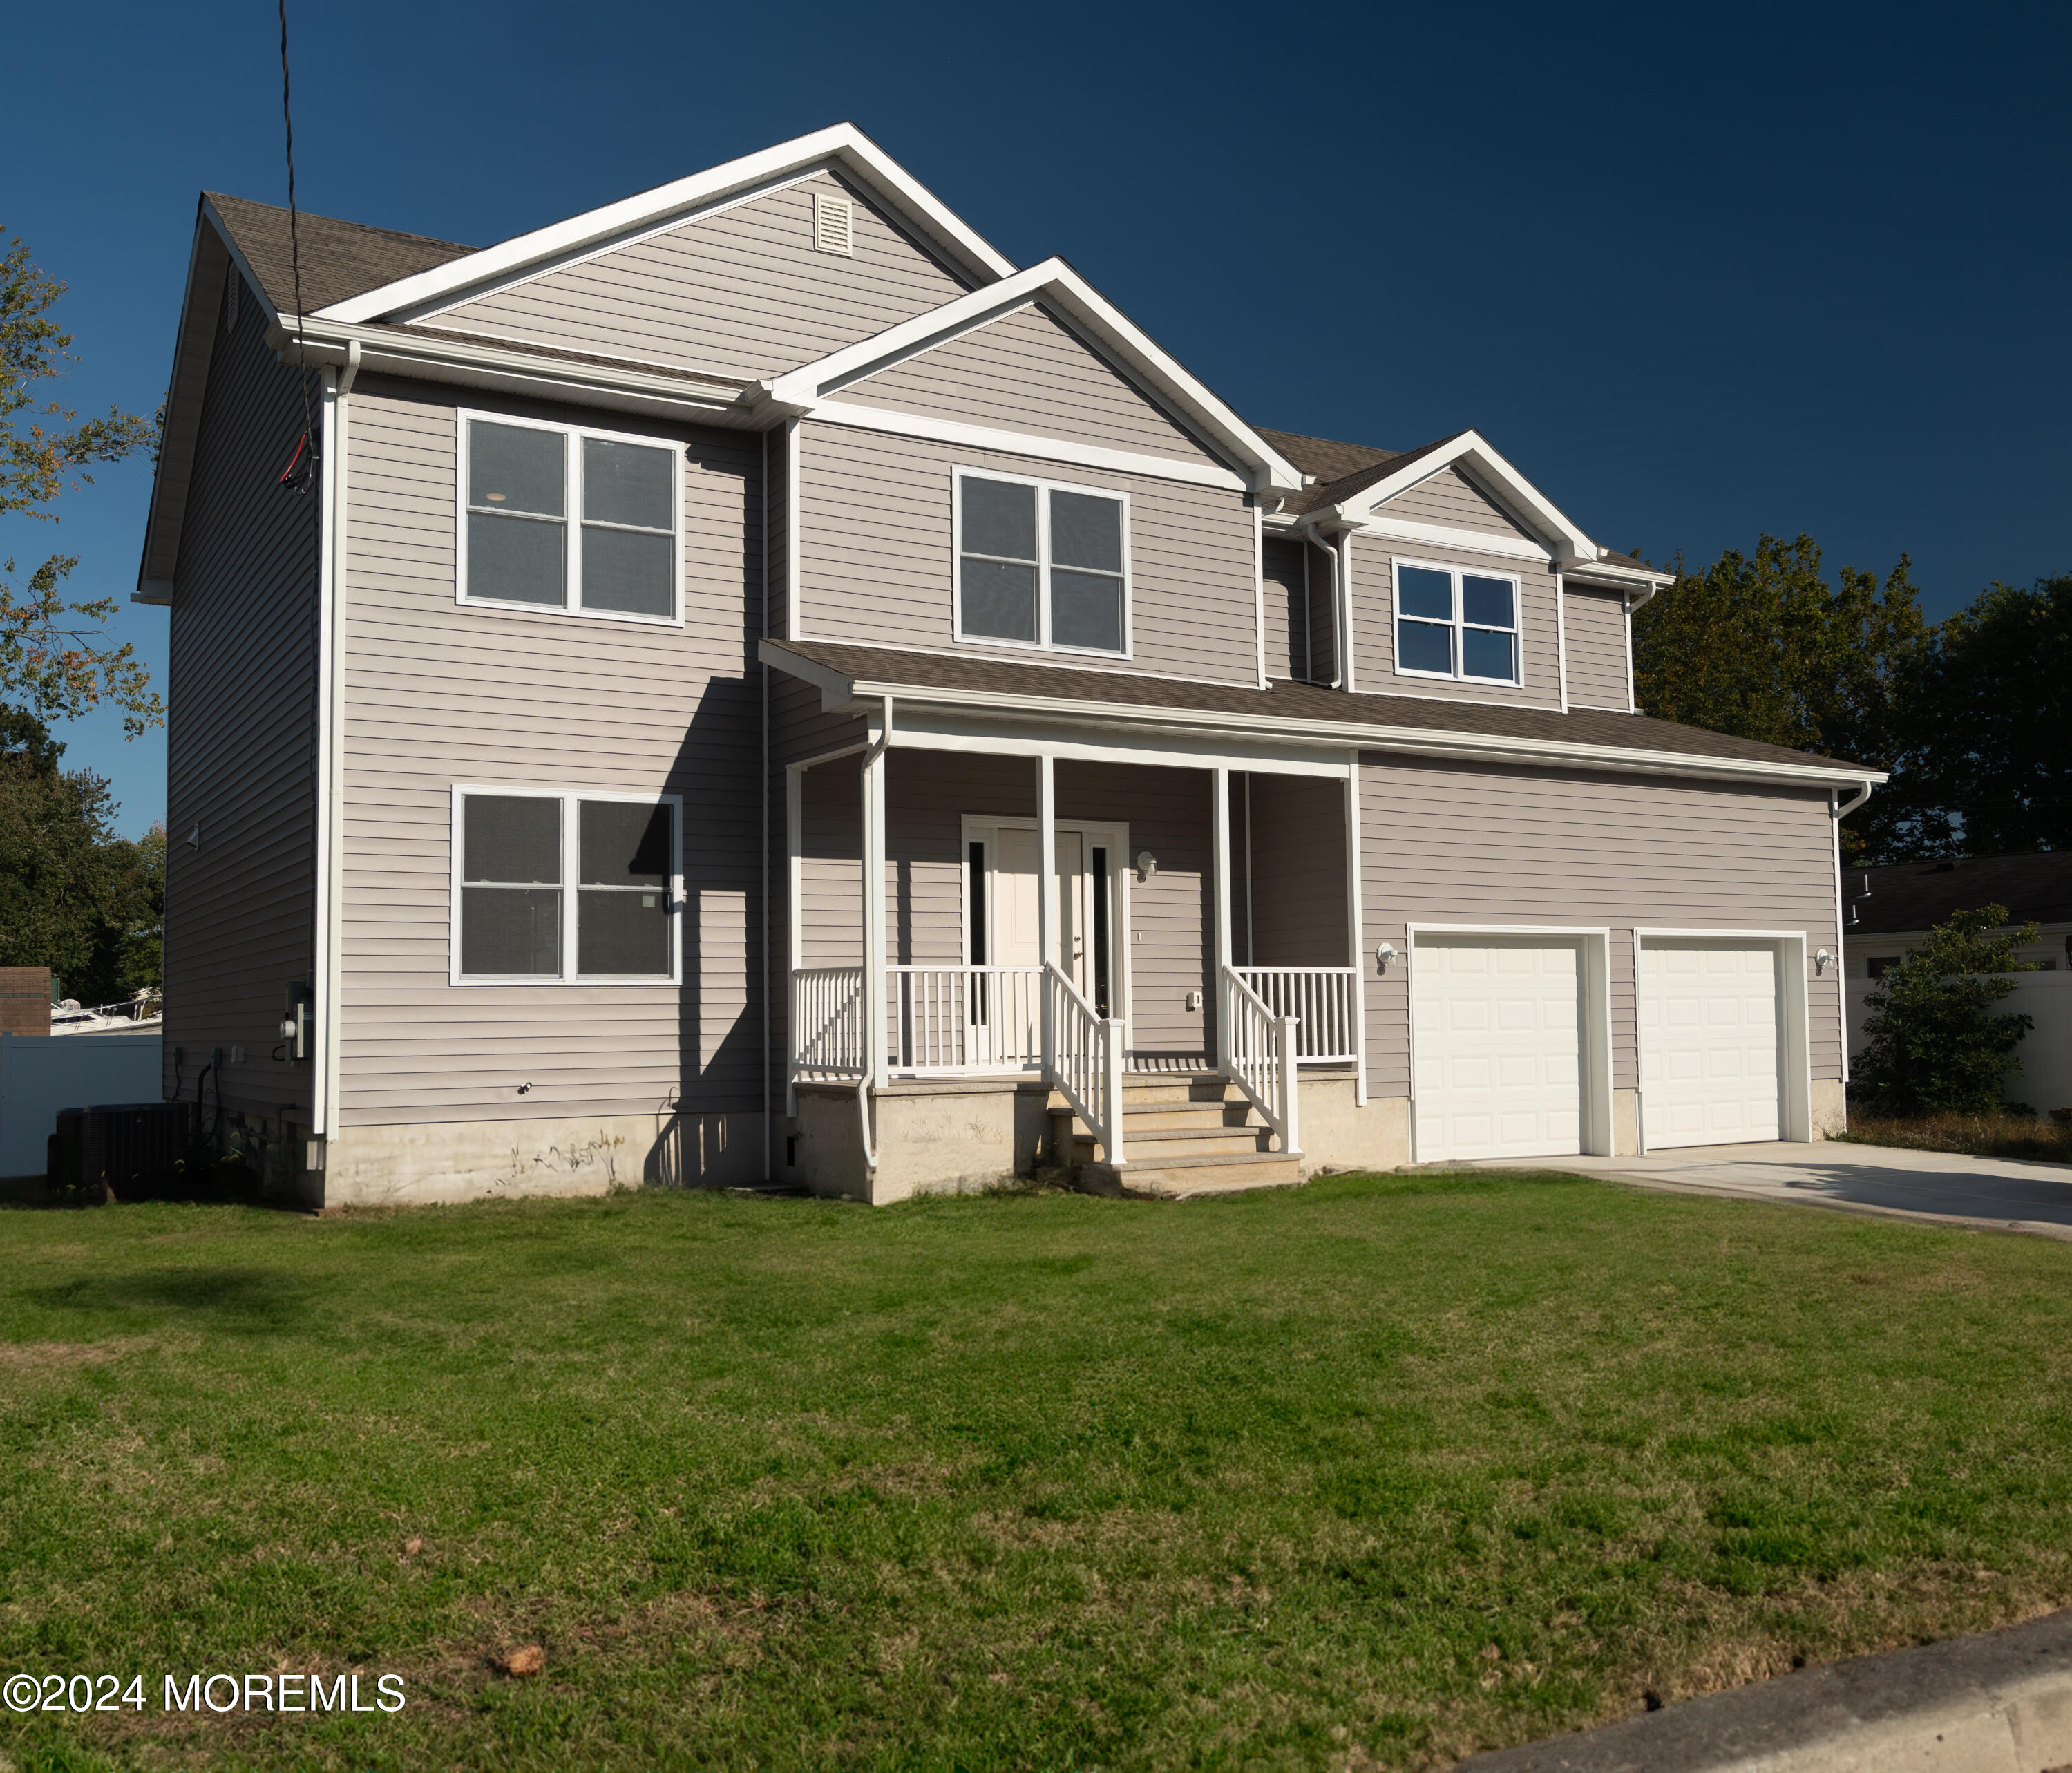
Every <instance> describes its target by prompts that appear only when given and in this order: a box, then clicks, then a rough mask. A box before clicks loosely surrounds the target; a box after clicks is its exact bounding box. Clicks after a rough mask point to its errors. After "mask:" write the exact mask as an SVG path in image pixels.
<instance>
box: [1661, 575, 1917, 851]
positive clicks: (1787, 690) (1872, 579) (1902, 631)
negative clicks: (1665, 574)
mask: <svg viewBox="0 0 2072 1773" xmlns="http://www.w3.org/2000/svg"><path fill="white" fill-rule="evenodd" d="M1920 597H1921V594H1920V591H1919V590H1918V588H1917V587H1916V586H1915V585H1914V580H1913V577H1912V574H1911V571H1910V562H1909V561H1908V559H1907V557H1906V556H1905V555H1904V554H1902V555H1901V557H1900V558H1899V563H1898V564H1897V566H1894V567H1893V570H1892V571H1891V572H1890V573H1889V574H1887V575H1886V576H1885V582H1884V583H1883V585H1882V586H1881V585H1880V583H1879V582H1878V578H1877V574H1875V573H1871V572H1866V571H1864V570H1861V569H1860V568H1857V567H1853V566H1844V568H1843V569H1842V570H1841V573H1840V582H1839V584H1837V585H1834V586H1830V585H1829V584H1828V582H1827V580H1826V579H1825V578H1823V576H1822V574H1821V569H1820V550H1819V547H1818V546H1817V545H1815V542H1814V541H1813V539H1812V537H1810V536H1805V535H1801V536H1800V537H1799V538H1798V539H1797V540H1796V541H1790V542H1786V541H1781V540H1780V539H1779V538H1778V537H1774V536H1764V537H1761V538H1760V539H1759V540H1758V541H1757V544H1756V549H1755V553H1753V555H1745V554H1742V553H1739V552H1738V551H1737V550H1735V549H1729V550H1728V551H1727V552H1726V553H1723V554H1722V555H1720V557H1719V559H1718V560H1716V561H1715V562H1713V563H1712V565H1711V566H1708V567H1707V568H1705V569H1704V570H1703V571H1702V572H1696V573H1693V572H1690V571H1688V570H1681V569H1680V567H1679V571H1678V574H1677V578H1676V582H1675V584H1674V585H1673V586H1671V587H1670V589H1669V590H1667V591H1665V592H1664V593H1663V594H1662V595H1661V596H1659V597H1657V598H1655V599H1652V600H1651V602H1649V603H1647V604H1646V605H1645V606H1644V607H1642V609H1641V610H1640V611H1639V612H1638V615H1635V616H1634V623H1633V661H1634V695H1635V698H1636V699H1637V700H1638V702H1639V704H1640V705H1641V707H1642V709H1643V710H1645V711H1646V713H1648V714H1653V715H1655V716H1656V717H1657V718H1660V719H1663V720H1674V721H1680V722H1683V723H1685V724H1686V725H1688V726H1704V727H1709V728H1710V729H1711V730H1712V731H1714V732H1720V733H1733V734H1737V735H1738V736H1739V737H1741V738H1755V739H1762V740H1764V741H1766V743H1770V744H1772V745H1783V746H1788V747H1790V748H1791V749H1792V750H1794V751H1812V752H1817V753H1819V754H1820V755H1823V756H1828V757H1839V758H1842V759H1845V760H1847V761H1848V762H1850V763H1868V764H1869V765H1871V766H1872V767H1874V768H1878V769H1885V770H1897V771H1901V774H1902V775H1904V773H1905V761H1906V759H1908V757H1909V756H1910V755H1911V751H1912V750H1913V748H1914V746H1915V744H1916V743H1917V729H1916V727H1915V726H1914V724H1913V722H1911V719H1910V705H1911V704H1910V697H1911V693H1912V685H1913V684H1914V679H1915V676H1916V673H1917V671H1918V664H1919V661H1920V660H1921V659H1922V656H1923V655H1924V654H1925V652H1926V650H1927V648H1928V645H1929V640H1930V628H1929V625H1928V623H1927V622H1926V619H1925V618H1924V617H1923V616H1922V613H1921V604H1920ZM1895 790H1897V792H1894V791H1895ZM1946 827H1947V821H1940V820H1939V815H1938V812H1937V811H1936V809H1935V808H1932V807H1930V806H1927V805H1926V804H1923V803H1922V802H1921V801H1920V800H1918V797H1917V796H1914V794H1913V793H1912V792H1910V789H1909V788H1908V786H1907V784H1905V782H1903V781H1898V780H1896V781H1895V782H1894V783H1893V784H1889V785H1888V787H1887V788H1882V789H1881V790H1880V791H1879V792H1878V793H1877V794H1875V795H1873V796H1872V797H1871V800H1869V802H1868V804H1866V805H1865V806H1864V807H1863V808H1860V810H1859V811H1858V812H1856V813H1854V814H1852V816H1851V817H1850V818H1849V820H1848V822H1847V823H1846V824H1845V825H1844V827H1843V833H1842V841H1843V849H1844V854H1845V855H1846V856H1847V858H1848V859H1849V860H1851V861H1868V860H1872V859H1875V858H1877V857H1879V856H1881V855H1883V854H1887V853H1890V852H1892V851H1893V850H1895V849H1897V850H1900V851H1901V852H1906V853H1920V852H1921V851H1922V849H1934V847H1935V846H1936V845H1938V843H1939V842H1941V841H1942V839H1943V837H1944V836H1945V834H1946Z"/></svg>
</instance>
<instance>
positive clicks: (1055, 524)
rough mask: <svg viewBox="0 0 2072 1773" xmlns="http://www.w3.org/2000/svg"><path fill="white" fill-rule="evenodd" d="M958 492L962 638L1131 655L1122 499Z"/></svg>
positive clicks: (1057, 491)
mask: <svg viewBox="0 0 2072 1773" xmlns="http://www.w3.org/2000/svg"><path fill="white" fill-rule="evenodd" d="M956 483H957V635H958V637H959V638H960V639H961V640H1006V641H1011V642H1018V643H1020V644H1022V645H1025V646H1040V647H1063V648H1070V649H1071V650H1072V651H1074V652H1127V651H1128V631H1129V628H1128V512H1127V510H1126V508H1125V501H1124V500H1123V499H1122V498H1120V496H1117V495H1116V494H1113V493H1107V492H1086V491H1084V490H1083V489H1082V488H1080V487H1059V486H1047V485H1045V484H1043V483H1042V482H1040V481H1035V480H1009V479H998V478H996V477H995V476H993V475H977V474H963V473H960V474H959V475H957V477H956Z"/></svg>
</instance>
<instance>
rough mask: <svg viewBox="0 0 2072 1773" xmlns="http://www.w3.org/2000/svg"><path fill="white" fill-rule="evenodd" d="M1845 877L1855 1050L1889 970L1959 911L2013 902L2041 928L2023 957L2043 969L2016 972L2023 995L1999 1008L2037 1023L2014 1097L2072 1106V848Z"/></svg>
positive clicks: (2018, 917)
mask: <svg viewBox="0 0 2072 1773" xmlns="http://www.w3.org/2000/svg"><path fill="white" fill-rule="evenodd" d="M1842 879H1843V889H1844V899H1845V901H1846V903H1847V911H1846V912H1845V914H1844V922H1843V925H1842V930H1843V940H1844V944H1845V947H1844V967H1843V970H1844V973H1845V974H1846V975H1847V985H1846V988H1845V994H1846V996H1847V998H1848V1037H1849V1050H1850V1051H1852V1052H1859V1051H1861V1050H1862V1047H1863V1042H1864V1024H1865V1023H1866V1022H1868V1020H1869V1017H1870V1009H1869V1006H1868V1004H1867V1003H1866V1002H1864V1000H1865V998H1867V997H1868V995H1869V993H1870V992H1871V991H1872V989H1873V988H1874V986H1875V985H1876V983H1877V981H1878V980H1879V979H1880V978H1881V977H1883V976H1884V974H1885V971H1886V970H1887V969H1889V968H1891V967H1895V966H1897V965H1899V963H1900V961H1901V960H1903V959H1904V958H1905V956H1906V953H1907V951H1908V950H1909V949H1910V948H1915V947H1918V945H1919V944H1921V943H1922V942H1925V941H1926V940H1927V939H1928V932H1929V931H1930V929H1932V928H1934V926H1935V925H1936V924H1941V923H1943V922H1945V921H1947V919H1949V918H1950V916H1951V915H1952V914H1953V913H1955V912H1957V911H1975V910H1976V909H1978V908H1979V907H1980V906H1982V905H2004V906H2005V907H2007V911H2008V922H2009V923H2010V924H2035V925H2036V940H2034V941H2033V942H2027V943H2025V944H2022V946H2021V948H2018V949H2016V953H2015V957H2016V959H2017V960H2021V961H2031V962H2033V963H2034V965H2035V967H2036V969H2037V970H2035V971H2034V972H2029V973H2016V974H2014V975H2012V977H2013V979H2014V990H2013V992H2012V993H2011V994H2010V995H2009V996H2008V998H2005V999H2004V1001H2003V1002H2001V1003H2000V1005H1999V1006H1998V1009H1999V1012H2000V1014H2013V1015H2025V1016H2027V1017H2028V1018H2029V1021H2030V1023H2031V1025H2032V1026H2030V1027H2029V1030H2028V1032H2027V1033H2025V1035H2023V1036H2022V1042H2021V1048H2020V1050H2019V1051H2018V1052H2017V1053H2016V1058H2017V1059H2020V1060H2021V1071H2020V1072H2018V1073H2017V1074H2016V1075H2015V1076H2012V1077H2011V1078H2009V1079H2008V1080H2007V1083H2006V1086H2005V1088H2006V1091H2007V1094H2008V1096H2009V1097H2010V1099H2012V1100H2015V1101H2018V1102H2026V1103H2028V1104H2029V1105H2030V1106H2031V1107H2032V1108H2039V1109H2072V851H2068V850H2031V851H2029V852H2027V853H2025V854H2020V855H2011V856H1969V857H1965V858H1962V859H1960V860H1955V861H1944V862H1893V863H1892V864H1890V865H1889V866H1886V867H1883V868H1852V869H1850V870H1848V872H1847V873H1846V874H1844V876H1843V877H1842Z"/></svg>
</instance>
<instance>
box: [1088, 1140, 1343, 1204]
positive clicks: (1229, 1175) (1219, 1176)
mask: <svg viewBox="0 0 2072 1773" xmlns="http://www.w3.org/2000/svg"><path fill="white" fill-rule="evenodd" d="M1073 1174H1074V1176H1075V1179H1076V1180H1077V1182H1078V1183H1079V1187H1082V1188H1084V1189H1085V1190H1087V1192H1088V1193H1090V1194H1104V1195H1155V1196H1157V1197H1158V1198H1160V1199H1167V1200H1182V1199H1190V1198H1191V1197H1194V1196H1197V1195H1234V1194H1238V1193H1240V1192H1242V1191H1244V1190H1245V1189H1248V1188H1293V1187H1297V1185H1299V1184H1300V1183H1301V1180H1302V1164H1301V1159H1300V1158H1284V1157H1282V1156H1281V1154H1280V1153H1279V1152H1277V1151H1272V1152H1267V1151H1262V1152H1258V1153H1251V1152H1232V1153H1220V1152H1216V1153H1209V1152H1205V1153H1203V1154H1201V1155H1199V1156H1195V1157H1186V1156H1180V1155H1174V1156H1171V1157H1156V1156H1153V1155H1150V1154H1148V1153H1147V1154H1146V1155H1145V1157H1144V1158H1142V1159H1141V1161H1140V1160H1139V1159H1137V1158H1131V1160H1130V1161H1129V1162H1128V1163H1126V1164H1124V1166H1122V1167H1121V1168H1120V1170H1118V1169H1116V1167H1115V1166H1113V1165H1112V1164H1106V1163H1083V1164H1079V1165H1075V1166H1074V1171H1073Z"/></svg>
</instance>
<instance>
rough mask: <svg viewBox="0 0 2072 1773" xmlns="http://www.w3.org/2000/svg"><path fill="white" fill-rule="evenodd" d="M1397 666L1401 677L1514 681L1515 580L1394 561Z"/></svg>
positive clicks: (1516, 608)
mask: <svg viewBox="0 0 2072 1773" xmlns="http://www.w3.org/2000/svg"><path fill="white" fill-rule="evenodd" d="M1396 670H1397V672H1398V673H1400V674H1402V675H1404V676H1406V677H1453V678H1455V679H1457V680H1460V681H1465V682H1468V683H1511V684H1515V683H1516V682H1517V681H1519V677H1518V581H1517V580H1516V579H1515V578H1502V577H1499V576H1498V575H1496V574H1489V573H1471V572H1468V571H1466V570H1464V569H1462V568H1460V567H1455V566H1413V565H1412V564H1411V563H1410V562H1408V561H1398V562H1396Z"/></svg>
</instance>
